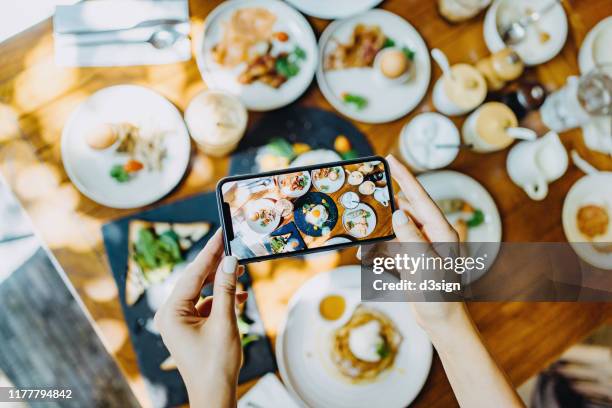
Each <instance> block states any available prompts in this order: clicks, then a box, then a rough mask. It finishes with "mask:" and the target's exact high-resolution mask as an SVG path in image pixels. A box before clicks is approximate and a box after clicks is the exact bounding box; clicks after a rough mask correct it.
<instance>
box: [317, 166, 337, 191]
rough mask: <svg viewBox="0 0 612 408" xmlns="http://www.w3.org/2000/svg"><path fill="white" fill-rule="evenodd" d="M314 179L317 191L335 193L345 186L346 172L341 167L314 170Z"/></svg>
mask: <svg viewBox="0 0 612 408" xmlns="http://www.w3.org/2000/svg"><path fill="white" fill-rule="evenodd" d="M312 178H313V183H314V185H315V187H316V188H317V190H319V191H322V192H324V193H334V192H336V191H338V190H339V189H340V188H341V187H342V185H343V184H344V170H343V169H342V167H341V166H335V167H326V168H324V169H318V170H313V172H312Z"/></svg>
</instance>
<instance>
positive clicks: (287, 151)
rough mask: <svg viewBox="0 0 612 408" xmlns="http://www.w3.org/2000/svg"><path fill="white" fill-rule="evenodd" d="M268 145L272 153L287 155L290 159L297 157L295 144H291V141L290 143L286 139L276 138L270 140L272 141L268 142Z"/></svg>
mask: <svg viewBox="0 0 612 408" xmlns="http://www.w3.org/2000/svg"><path fill="white" fill-rule="evenodd" d="M267 147H268V150H270V153H272V154H276V155H278V156H282V157H286V158H288V159H289V160H292V159H293V158H294V157H295V152H294V150H293V146H291V143H289V142H288V141H286V140H285V139H281V138H274V139H272V140H270V143H268V146H267Z"/></svg>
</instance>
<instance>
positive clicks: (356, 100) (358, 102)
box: [342, 93, 368, 110]
mask: <svg viewBox="0 0 612 408" xmlns="http://www.w3.org/2000/svg"><path fill="white" fill-rule="evenodd" d="M342 100H343V101H344V103H347V104H353V105H355V107H356V108H357V109H358V110H361V109H363V108H365V107H366V106H368V100H367V99H366V98H364V97H363V96H359V95H355V94H350V93H344V94H343V95H342Z"/></svg>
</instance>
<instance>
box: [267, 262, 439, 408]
mask: <svg viewBox="0 0 612 408" xmlns="http://www.w3.org/2000/svg"><path fill="white" fill-rule="evenodd" d="M360 282H361V281H360V267H359V266H358V265H351V266H342V267H339V268H336V269H334V270H331V271H329V272H323V273H320V274H318V275H316V276H315V277H313V278H312V279H310V280H309V281H308V282H306V283H305V284H304V285H303V286H302V287H301V288H300V290H298V292H297V293H296V294H295V295H294V296H293V297H292V298H291V301H290V302H289V311H288V312H287V315H286V318H285V321H284V322H283V323H282V324H281V327H280V329H279V334H278V337H277V339H276V360H277V362H278V368H279V372H280V374H281V378H282V379H283V382H284V384H285V386H286V387H287V389H288V390H289V392H290V393H291V395H292V396H293V397H294V398H295V399H296V400H297V401H298V402H301V405H304V406H308V407H311V408H319V407H325V408H360V407H388V408H394V407H398V408H399V407H405V406H408V405H409V404H410V403H411V402H412V401H413V400H414V399H415V398H416V396H417V395H418V394H419V392H420V390H421V388H422V387H423V384H424V383H425V381H426V380H427V376H428V374H429V370H430V367H431V359H432V354H433V350H432V346H431V343H430V341H429V339H428V338H427V335H426V334H425V332H423V330H422V329H421V328H420V327H419V326H418V325H417V323H416V322H415V321H414V318H413V317H412V314H411V312H410V310H409V305H408V304H407V303H391V302H386V303H374V302H368V303H364V305H365V306H366V307H368V308H372V309H377V310H380V311H381V312H383V313H385V314H386V315H387V316H389V317H390V318H391V319H392V320H393V322H394V323H395V325H396V327H397V329H398V330H399V331H400V333H401V335H402V338H403V341H402V343H401V345H400V348H399V351H398V354H397V356H396V359H395V363H394V365H393V367H392V368H391V369H389V370H388V371H386V372H384V373H381V375H380V376H379V377H378V378H377V379H376V380H375V381H373V382H369V383H363V384H353V383H350V382H348V381H346V380H344V379H343V378H341V377H340V376H339V374H337V372H336V371H335V368H334V367H333V365H332V362H331V358H330V355H329V348H328V347H325V342H326V341H328V340H329V336H330V335H331V333H332V332H333V330H335V329H336V328H337V327H338V326H339V325H341V324H342V323H343V322H342V321H346V320H347V319H346V318H344V319H343V318H340V319H339V320H338V321H336V322H331V323H330V322H327V321H324V320H323V319H322V318H320V315H319V302H320V300H321V299H322V298H323V297H324V296H326V295H327V294H330V293H336V294H340V295H342V296H343V297H344V298H345V299H346V300H347V306H348V307H347V312H346V317H348V315H349V314H351V313H352V311H353V310H354V307H355V306H356V305H357V304H358V303H359V298H360V293H361V292H360Z"/></svg>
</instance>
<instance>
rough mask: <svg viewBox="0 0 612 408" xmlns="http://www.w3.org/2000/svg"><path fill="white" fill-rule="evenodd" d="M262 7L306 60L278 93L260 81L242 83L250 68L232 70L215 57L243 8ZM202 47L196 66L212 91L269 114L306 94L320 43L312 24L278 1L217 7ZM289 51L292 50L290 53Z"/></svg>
mask: <svg viewBox="0 0 612 408" xmlns="http://www.w3.org/2000/svg"><path fill="white" fill-rule="evenodd" d="M247 7H248V8H256V7H261V8H264V9H266V10H268V11H270V12H272V13H274V14H275V15H276V17H277V19H276V23H275V25H274V31H275V32H286V33H287V34H289V41H288V44H289V43H290V44H291V45H299V46H300V47H301V48H302V49H303V50H304V52H305V54H306V58H305V60H304V61H302V62H301V64H300V71H299V73H298V74H297V75H296V76H294V77H292V78H289V79H288V80H287V82H286V83H284V84H283V85H281V86H280V88H278V89H275V88H272V87H270V86H268V85H265V84H263V83H261V82H259V81H257V82H254V83H252V84H249V85H243V84H241V83H239V82H238V80H237V78H238V75H239V74H240V73H241V72H242V70H243V69H244V68H245V66H246V64H244V63H243V64H240V65H238V66H237V67H235V68H233V69H228V68H225V67H222V66H220V65H219V64H217V63H216V62H215V61H214V59H213V58H212V55H211V50H212V48H213V47H214V46H215V45H216V44H217V43H219V41H220V40H221V38H222V35H223V29H224V23H225V22H226V21H228V19H229V18H231V16H232V15H233V13H234V12H235V11H236V10H238V9H241V8H247ZM202 35H203V37H202V40H201V46H199V47H197V50H196V53H195V55H196V62H197V64H198V68H199V70H200V73H201V75H202V79H203V80H204V82H205V83H206V85H207V86H208V88H209V89H220V90H223V91H226V92H229V93H232V94H234V95H237V96H239V97H240V99H241V100H242V102H243V103H244V105H245V106H246V107H247V108H248V109H249V110H253V111H269V110H273V109H278V108H280V107H283V106H286V105H288V104H290V103H291V102H293V101H295V100H296V99H297V98H298V97H299V96H300V95H302V94H303V93H304V91H306V89H307V88H308V86H309V85H310V83H311V82H312V78H313V77H314V73H315V71H316V67H317V61H318V48H317V41H316V38H315V36H314V33H313V31H312V28H311V26H310V24H309V23H308V21H307V20H306V19H305V18H304V16H302V15H301V14H300V13H298V12H297V11H296V10H295V9H293V8H292V7H290V6H288V5H287V4H286V3H284V2H282V1H278V0H232V1H227V2H224V3H222V4H221V5H219V6H218V7H216V8H215V9H214V10H213V11H212V12H211V13H210V14H208V16H207V17H206V20H205V21H204V32H203V34H202ZM287 51H288V50H287Z"/></svg>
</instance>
